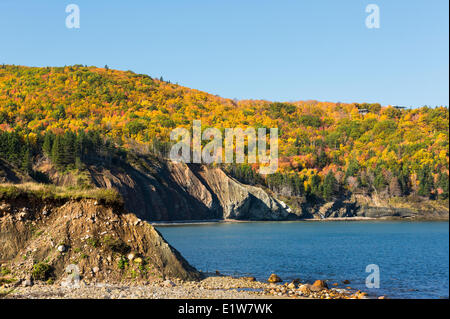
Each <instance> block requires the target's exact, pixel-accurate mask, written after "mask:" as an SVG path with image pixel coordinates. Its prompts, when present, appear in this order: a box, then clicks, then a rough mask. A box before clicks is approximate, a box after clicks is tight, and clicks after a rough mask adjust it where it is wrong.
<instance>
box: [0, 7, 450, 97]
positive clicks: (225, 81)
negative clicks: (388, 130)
mask: <svg viewBox="0 0 450 319" xmlns="http://www.w3.org/2000/svg"><path fill="white" fill-rule="evenodd" d="M70 3H74V4H77V5H78V6H79V7H80V11H81V19H80V21H81V26H80V29H67V28H66V26H65V19H66V16H67V13H66V12H65V8H66V5H68V4H70ZM370 3H374V4H377V5H378V6H379V7H380V18H381V20H380V28H379V29H368V28H366V25H365V19H366V17H367V15H368V13H366V12H365V8H366V6H367V5H368V4H370ZM448 12H449V8H448V1H447V0H432V1H426V0H388V1H384V0H383V1H381V0H370V1H361V0H342V1H336V0H315V1H312V0H309V1H302V0H277V1H275V0H273V1H265V0H258V1H254V0H240V1H235V0H189V1H186V0H184V1H180V0H158V1H156V0H147V1H143V0H139V1H138V0H135V1H133V0H131V1H103V0H96V1H92V0H72V1H67V2H66V1H61V0H47V1H31V0H30V1H21V0H2V1H1V2H0V63H6V64H17V65H29V66H63V65H71V64H87V65H96V66H102V67H103V66H104V65H105V64H107V65H108V66H109V67H110V68H116V69H122V70H132V71H135V72H137V73H145V74H149V75H151V76H154V77H155V76H158V77H159V76H161V75H162V76H163V77H164V79H167V80H170V81H172V82H174V83H175V82H177V83H179V84H181V85H185V86H188V87H192V88H196V89H200V90H203V91H207V92H209V93H213V94H218V95H220V96H223V97H227V98H238V99H246V98H253V99H268V100H276V101H294V100H307V99H316V100H320V101H333V102H337V101H340V102H379V103H381V104H383V105H387V104H391V105H408V106H422V105H430V106H435V105H446V106H448V104H449V102H448V101H449V93H448V86H449V73H448V72H449V62H448V59H449V42H448V41H449V34H448V27H449V19H448Z"/></svg>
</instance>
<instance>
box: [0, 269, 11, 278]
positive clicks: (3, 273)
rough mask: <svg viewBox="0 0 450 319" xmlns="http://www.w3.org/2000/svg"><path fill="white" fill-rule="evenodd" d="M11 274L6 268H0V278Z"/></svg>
mask: <svg viewBox="0 0 450 319" xmlns="http://www.w3.org/2000/svg"><path fill="white" fill-rule="evenodd" d="M10 273H11V269H9V268H6V267H0V275H1V276H6V275H9V274H10Z"/></svg>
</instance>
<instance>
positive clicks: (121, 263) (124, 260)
mask: <svg viewBox="0 0 450 319" xmlns="http://www.w3.org/2000/svg"><path fill="white" fill-rule="evenodd" d="M127 267H128V259H127V258H126V257H125V256H122V257H120V259H119V261H118V262H117V268H119V269H120V270H124V269H125V268H127Z"/></svg>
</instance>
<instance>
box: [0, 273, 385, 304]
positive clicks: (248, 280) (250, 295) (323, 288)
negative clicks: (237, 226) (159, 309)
mask: <svg viewBox="0 0 450 319" xmlns="http://www.w3.org/2000/svg"><path fill="white" fill-rule="evenodd" d="M340 286H341V285H340ZM7 288H8V289H9V291H8V292H6V293H5V294H4V295H3V296H2V295H1V294H0V299H1V298H5V299H66V298H70V299H203V298H207V299H210V298H212V299H376V298H379V297H377V296H375V295H368V294H367V293H364V292H361V291H359V290H356V289H354V288H350V287H345V288H339V287H337V284H332V283H330V287H328V286H327V285H326V284H324V282H323V281H321V280H317V281H316V282H315V283H314V284H310V283H300V282H297V283H294V282H291V283H287V282H285V283H268V282H263V281H257V280H255V279H254V278H253V277H232V276H223V275H215V276H207V277H206V278H204V279H203V280H201V281H199V282H192V281H181V280H177V279H166V280H164V279H161V280H158V281H153V282H143V283H132V282H130V283H126V282H123V283H107V282H85V281H84V280H81V281H80V283H79V284H78V286H76V287H68V286H64V285H62V284H51V285H48V284H45V283H40V282H38V283H36V284H33V285H31V286H22V285H21V283H20V282H18V283H17V284H16V285H12V286H11V287H7ZM0 292H1V291H0ZM383 298H384V297H383Z"/></svg>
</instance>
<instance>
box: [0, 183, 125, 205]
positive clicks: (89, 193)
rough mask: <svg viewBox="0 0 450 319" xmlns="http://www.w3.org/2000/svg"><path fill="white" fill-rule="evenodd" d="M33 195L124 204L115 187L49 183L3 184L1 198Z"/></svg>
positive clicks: (0, 187)
mask: <svg viewBox="0 0 450 319" xmlns="http://www.w3.org/2000/svg"><path fill="white" fill-rule="evenodd" d="M29 196H33V197H36V198H40V199H54V200H60V199H66V200H67V199H75V200H80V199H95V200H97V201H99V202H101V203H104V204H107V205H113V204H120V205H123V198H122V196H121V195H120V194H119V192H118V191H117V190H115V189H113V188H90V189H86V188H85V187H63V186H56V185H48V184H37V183H24V184H1V185H0V199H1V200H5V199H16V198H19V197H29Z"/></svg>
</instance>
